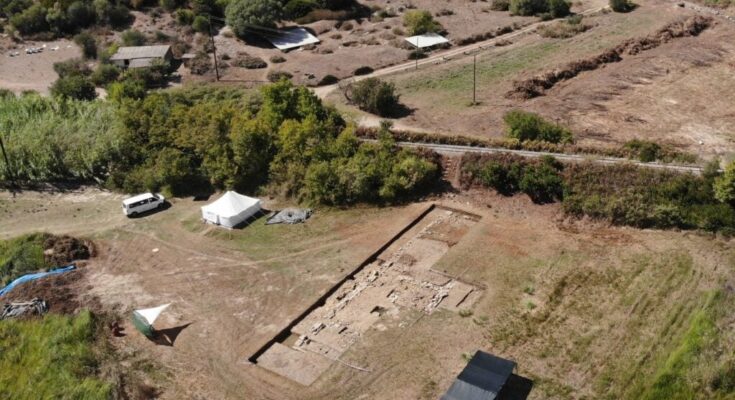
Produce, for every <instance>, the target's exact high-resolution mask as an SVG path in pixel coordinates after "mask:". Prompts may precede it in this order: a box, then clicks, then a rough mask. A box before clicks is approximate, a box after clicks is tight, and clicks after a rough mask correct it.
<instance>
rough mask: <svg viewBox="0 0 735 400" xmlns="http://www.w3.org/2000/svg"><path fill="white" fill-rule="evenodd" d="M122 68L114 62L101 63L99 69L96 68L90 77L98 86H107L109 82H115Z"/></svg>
mask: <svg viewBox="0 0 735 400" xmlns="http://www.w3.org/2000/svg"><path fill="white" fill-rule="evenodd" d="M120 72H121V71H120V68H118V67H117V66H115V65H113V64H100V65H98V66H97V69H95V70H94V72H93V73H92V75H90V77H89V79H90V80H91V81H92V83H94V84H95V85H96V86H98V87H103V86H106V85H107V84H109V83H112V82H115V81H116V80H117V78H118V77H119V76H120Z"/></svg>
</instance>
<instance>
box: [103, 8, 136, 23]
mask: <svg viewBox="0 0 735 400" xmlns="http://www.w3.org/2000/svg"><path fill="white" fill-rule="evenodd" d="M107 20H108V21H109V22H110V25H111V26H112V27H113V28H122V27H124V26H126V25H127V24H128V23H130V20H131V17H130V10H129V9H128V8H127V7H125V6H124V5H123V4H118V5H116V6H114V7H112V8H111V9H110V10H109V13H108V15H107Z"/></svg>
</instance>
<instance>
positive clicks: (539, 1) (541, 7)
mask: <svg viewBox="0 0 735 400" xmlns="http://www.w3.org/2000/svg"><path fill="white" fill-rule="evenodd" d="M508 9H509V10H510V13H511V14H513V15H525V16H528V15H536V14H541V13H545V12H548V11H549V3H548V2H547V0H510V6H509V8H508Z"/></svg>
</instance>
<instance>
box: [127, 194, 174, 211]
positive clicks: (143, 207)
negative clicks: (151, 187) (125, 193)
mask: <svg viewBox="0 0 735 400" xmlns="http://www.w3.org/2000/svg"><path fill="white" fill-rule="evenodd" d="M165 200H166V199H164V198H163V196H162V195H161V194H159V193H156V194H153V193H143V194H139V195H137V196H133V197H131V198H128V199H125V200H123V202H122V208H123V214H125V215H127V216H128V217H134V216H136V215H139V214H142V213H144V212H146V211H150V210H153V209H156V208H162V207H163V204H164V201H165Z"/></svg>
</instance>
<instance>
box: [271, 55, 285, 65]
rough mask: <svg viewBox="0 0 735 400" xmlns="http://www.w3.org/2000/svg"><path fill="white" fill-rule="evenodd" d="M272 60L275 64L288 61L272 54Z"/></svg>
mask: <svg viewBox="0 0 735 400" xmlns="http://www.w3.org/2000/svg"><path fill="white" fill-rule="evenodd" d="M270 60H271V62H272V63H273V64H280V63H283V62H286V59H285V58H283V57H282V56H279V55H274V56H271V58H270Z"/></svg>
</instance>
